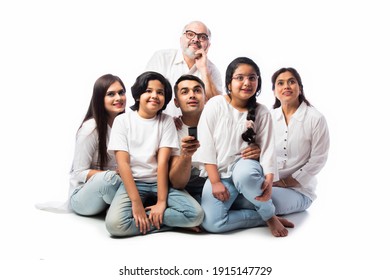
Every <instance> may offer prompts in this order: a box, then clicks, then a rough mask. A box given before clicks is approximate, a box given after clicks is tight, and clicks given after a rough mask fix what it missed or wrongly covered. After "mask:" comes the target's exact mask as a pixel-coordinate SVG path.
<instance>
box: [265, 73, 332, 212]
mask: <svg viewBox="0 0 390 280" xmlns="http://www.w3.org/2000/svg"><path fill="white" fill-rule="evenodd" d="M271 80H272V90H273V91H274V94H275V104H274V106H273V108H274V110H272V112H271V113H272V117H273V122H274V126H275V133H276V135H275V140H276V153H277V163H278V171H279V180H277V181H276V182H274V183H273V190H272V201H273V203H274V205H275V208H276V214H277V215H284V214H290V213H294V212H300V211H304V210H306V209H307V208H309V206H310V205H311V204H312V202H313V201H314V200H315V199H316V194H315V189H316V185H317V180H316V177H315V176H316V174H318V173H319V172H320V171H321V169H322V168H323V167H324V165H325V163H326V160H327V157H328V150H329V132H328V127H327V123H326V120H325V117H324V116H323V115H322V114H321V113H320V112H318V111H317V110H316V109H315V108H314V107H313V106H311V104H310V103H309V101H308V100H307V99H306V97H305V95H304V92H303V84H302V80H301V77H300V75H299V73H298V72H297V71H296V70H295V69H294V68H281V69H279V70H278V71H276V72H275V73H274V74H273V76H272V78H271Z"/></svg>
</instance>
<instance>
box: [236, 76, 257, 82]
mask: <svg viewBox="0 0 390 280" xmlns="http://www.w3.org/2000/svg"><path fill="white" fill-rule="evenodd" d="M258 78H259V76H257V75H249V76H246V75H237V76H234V77H233V79H235V80H237V81H238V82H243V81H244V80H245V79H248V81H249V82H251V83H254V82H256V81H257V80H258Z"/></svg>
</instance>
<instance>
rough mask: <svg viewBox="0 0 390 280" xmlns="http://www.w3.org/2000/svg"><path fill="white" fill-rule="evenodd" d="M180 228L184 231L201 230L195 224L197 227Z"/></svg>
mask: <svg viewBox="0 0 390 280" xmlns="http://www.w3.org/2000/svg"><path fill="white" fill-rule="evenodd" d="M181 229H182V230H185V231H190V232H195V233H200V232H202V229H201V227H200V226H197V227H186V228H181Z"/></svg>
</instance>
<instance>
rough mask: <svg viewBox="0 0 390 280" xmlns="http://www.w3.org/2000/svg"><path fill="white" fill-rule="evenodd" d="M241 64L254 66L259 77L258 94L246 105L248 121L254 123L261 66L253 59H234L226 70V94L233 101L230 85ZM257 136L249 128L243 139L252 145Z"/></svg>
mask: <svg viewBox="0 0 390 280" xmlns="http://www.w3.org/2000/svg"><path fill="white" fill-rule="evenodd" d="M241 64H247V65H250V66H252V67H253V69H254V70H255V72H256V75H257V77H258V83H257V88H256V94H254V95H253V96H252V97H251V98H249V99H248V103H247V105H246V107H247V109H248V114H247V117H246V119H247V120H248V121H253V122H254V121H255V118H256V107H257V101H256V97H257V96H259V94H260V92H261V74H260V69H259V66H257V64H256V63H255V62H254V61H253V60H252V59H250V58H247V57H238V58H236V59H234V60H233V61H232V62H230V64H229V65H228V67H227V69H226V75H225V87H226V92H227V93H228V96H229V97H230V99H231V96H230V93H229V92H230V91H229V85H230V83H231V82H232V79H233V74H234V71H236V69H237V68H238V66H240V65H241ZM255 135H256V133H255V131H254V130H253V129H252V128H248V129H247V130H246V131H245V132H244V133H243V134H242V135H241V137H242V139H243V140H244V141H246V142H248V143H249V144H251V143H254V142H255Z"/></svg>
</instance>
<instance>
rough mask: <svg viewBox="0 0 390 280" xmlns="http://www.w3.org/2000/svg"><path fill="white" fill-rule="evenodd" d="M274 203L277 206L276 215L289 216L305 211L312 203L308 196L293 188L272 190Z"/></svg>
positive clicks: (274, 188)
mask: <svg viewBox="0 0 390 280" xmlns="http://www.w3.org/2000/svg"><path fill="white" fill-rule="evenodd" d="M272 202H273V203H274V205H275V209H276V215H287V214H291V213H296V212H301V211H305V210H306V209H307V208H309V207H310V205H311V203H312V201H311V199H310V198H308V197H307V196H306V195H303V194H301V193H300V192H297V191H295V190H294V189H293V188H279V187H273V188H272Z"/></svg>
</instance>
